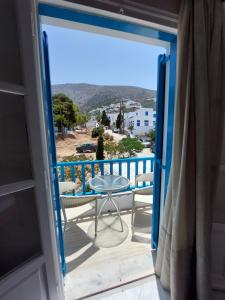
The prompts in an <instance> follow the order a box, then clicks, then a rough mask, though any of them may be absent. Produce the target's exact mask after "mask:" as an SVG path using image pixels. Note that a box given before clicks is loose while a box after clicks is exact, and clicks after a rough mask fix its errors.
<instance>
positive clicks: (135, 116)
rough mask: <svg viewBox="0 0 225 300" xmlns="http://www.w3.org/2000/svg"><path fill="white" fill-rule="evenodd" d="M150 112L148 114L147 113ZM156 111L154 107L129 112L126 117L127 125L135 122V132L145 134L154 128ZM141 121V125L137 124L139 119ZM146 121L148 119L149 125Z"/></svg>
mask: <svg viewBox="0 0 225 300" xmlns="http://www.w3.org/2000/svg"><path fill="white" fill-rule="evenodd" d="M146 112H147V113H148V115H146V114H145V113H146ZM153 114H154V111H153V109H152V108H140V109H138V110H136V111H135V112H131V113H128V114H127V118H126V119H125V127H126V129H128V127H129V126H130V125H131V124H133V126H134V129H133V131H132V132H133V134H135V135H145V134H147V133H149V131H150V130H151V129H153V128H154V122H153V121H154V117H153ZM138 120H139V121H140V126H137V121H138ZM145 121H148V126H146V125H145Z"/></svg>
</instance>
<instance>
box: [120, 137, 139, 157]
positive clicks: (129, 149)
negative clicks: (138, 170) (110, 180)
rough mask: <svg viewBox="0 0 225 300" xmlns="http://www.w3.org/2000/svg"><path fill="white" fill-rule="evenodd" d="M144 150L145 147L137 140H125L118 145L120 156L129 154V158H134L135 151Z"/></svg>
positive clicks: (128, 138)
mask: <svg viewBox="0 0 225 300" xmlns="http://www.w3.org/2000/svg"><path fill="white" fill-rule="evenodd" d="M143 149H144V145H142V143H141V142H140V141H139V140H138V139H137V138H130V137H127V138H124V139H122V140H121V141H119V144H118V152H119V153H120V155H123V156H124V154H126V153H128V155H129V156H133V155H134V152H135V151H142V150H143Z"/></svg>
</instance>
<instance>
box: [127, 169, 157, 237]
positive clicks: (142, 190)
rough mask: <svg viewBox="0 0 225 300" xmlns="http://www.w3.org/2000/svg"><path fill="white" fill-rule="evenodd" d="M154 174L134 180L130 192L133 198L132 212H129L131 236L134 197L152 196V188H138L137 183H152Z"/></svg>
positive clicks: (140, 176)
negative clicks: (132, 188) (133, 185)
mask: <svg viewBox="0 0 225 300" xmlns="http://www.w3.org/2000/svg"><path fill="white" fill-rule="evenodd" d="M153 179H154V174H153V172H150V173H145V174H139V175H137V177H136V179H135V189H134V190H132V193H133V197H132V212H131V228H132V235H133V234H134V215H135V210H136V205H135V195H143V196H149V195H152V194H153V186H146V187H138V183H140V182H142V183H143V182H153Z"/></svg>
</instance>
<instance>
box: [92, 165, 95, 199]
mask: <svg viewBox="0 0 225 300" xmlns="http://www.w3.org/2000/svg"><path fill="white" fill-rule="evenodd" d="M91 177H92V178H93V177H95V164H94V163H93V164H91ZM92 194H95V191H94V190H92Z"/></svg>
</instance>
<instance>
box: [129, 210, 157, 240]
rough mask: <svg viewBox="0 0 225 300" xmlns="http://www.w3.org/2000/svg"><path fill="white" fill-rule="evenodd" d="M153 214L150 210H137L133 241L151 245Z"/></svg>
mask: <svg viewBox="0 0 225 300" xmlns="http://www.w3.org/2000/svg"><path fill="white" fill-rule="evenodd" d="M151 222H152V213H151V211H150V212H149V209H137V210H136V211H135V215H134V228H133V234H132V238H131V241H132V242H138V243H145V244H150V243H151Z"/></svg>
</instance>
